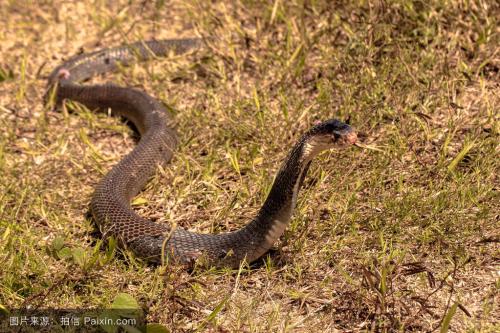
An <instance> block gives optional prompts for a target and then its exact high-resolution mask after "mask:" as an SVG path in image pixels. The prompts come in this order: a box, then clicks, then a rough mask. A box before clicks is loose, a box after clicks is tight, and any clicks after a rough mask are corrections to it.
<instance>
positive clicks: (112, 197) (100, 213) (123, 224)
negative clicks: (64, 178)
mask: <svg viewBox="0 0 500 333" xmlns="http://www.w3.org/2000/svg"><path fill="white" fill-rule="evenodd" d="M206 45H207V43H206V40H205V39H203V38H183V39H167V40H150V41H138V42H133V43H130V44H124V45H122V46H117V47H111V48H104V49H101V50H98V51H94V52H90V53H82V54H79V55H76V56H73V57H71V58H69V59H68V60H66V61H64V62H62V63H61V64H60V65H59V66H57V67H56V68H55V69H54V70H53V71H52V72H51V73H50V75H49V77H48V87H49V88H50V89H49V90H48V92H50V95H51V99H52V101H53V102H54V103H55V105H56V106H59V105H61V103H62V102H63V101H64V100H72V101H75V102H78V103H80V104H83V105H85V106H86V107H87V108H89V109H90V108H92V109H93V110H111V113H112V115H115V116H122V117H124V118H126V119H127V120H129V121H130V122H132V124H133V125H134V126H135V128H136V129H137V131H138V132H139V135H140V139H139V141H138V143H137V145H136V146H135V147H134V148H133V149H132V150H131V151H130V152H129V153H128V154H127V155H126V156H125V157H123V158H122V159H121V160H120V161H119V162H118V163H117V164H116V165H115V166H114V167H112V169H111V170H110V171H109V172H108V173H107V174H106V175H105V176H104V177H103V178H102V179H101V180H100V181H99V182H98V184H97V185H96V186H95V190H94V193H93V195H92V197H91V201H90V212H91V215H92V217H93V220H94V221H95V223H96V224H97V226H98V228H99V229H100V232H101V233H102V235H103V237H109V236H112V237H113V238H115V239H116V240H117V243H118V244H119V246H120V247H123V248H126V249H130V250H131V251H132V252H133V253H134V255H135V256H137V257H139V258H142V259H144V260H146V261H147V262H152V263H166V262H173V263H180V264H187V265H193V264H196V263H198V262H199V263H206V264H208V265H210V266H216V267H232V268H237V267H239V266H240V265H242V263H245V262H246V263H251V262H253V261H255V260H257V259H258V258H260V257H262V256H263V255H264V254H265V253H266V252H267V251H268V250H269V249H270V248H271V247H272V246H273V244H274V243H275V242H276V241H277V240H278V239H279V238H280V237H281V235H282V234H283V233H284V231H285V229H286V227H287V225H288V224H289V223H290V220H291V218H292V213H293V211H294V208H295V206H296V203H297V196H298V193H299V190H300V188H301V186H302V184H303V182H304V178H305V176H306V174H307V171H308V169H309V166H310V164H311V161H312V159H313V158H314V157H315V156H317V155H318V154H319V153H320V152H322V151H324V150H327V149H331V148H339V149H340V148H346V147H349V146H351V145H353V144H355V143H356V140H357V134H356V131H355V130H354V129H353V128H352V127H351V126H350V125H348V124H347V123H344V122H342V121H340V120H336V119H329V120H326V121H322V122H317V123H316V124H314V125H313V126H311V127H310V128H309V130H307V131H306V132H305V133H303V134H302V135H301V136H300V137H299V138H298V140H297V141H296V143H295V144H294V145H293V146H292V147H291V148H290V151H289V153H288V155H286V158H285V159H284V161H283V162H282V164H281V167H280V168H279V170H278V172H277V174H276V176H275V178H274V181H273V184H272V186H271V189H270V191H269V192H268V195H267V197H266V199H265V201H264V203H263V204H262V206H261V208H260V209H258V211H257V213H256V215H255V217H253V218H252V219H251V220H250V221H249V222H248V223H247V224H245V225H244V226H243V227H241V228H240V229H237V230H234V231H230V232H222V233H215V234H205V233H198V232H193V231H189V230H186V229H183V228H180V227H172V226H169V225H168V224H166V223H157V222H154V221H151V220H148V219H146V218H143V217H141V216H140V215H139V214H137V213H136V212H135V211H134V210H133V209H132V206H131V200H132V199H133V198H134V197H135V196H136V195H137V194H138V193H139V192H140V191H141V190H142V188H143V187H144V186H145V185H146V183H147V182H148V180H149V179H150V178H151V177H152V176H153V175H154V174H155V172H156V170H157V168H158V166H159V165H165V164H166V163H168V162H169V161H170V160H171V159H172V157H173V154H174V151H175V149H176V147H177V146H178V144H179V138H178V135H177V133H176V131H175V128H174V127H175V126H174V125H173V119H172V118H171V116H170V114H169V111H168V110H167V108H166V106H164V104H163V103H162V102H160V101H158V100H157V99H155V98H154V97H152V96H150V95H149V94H147V93H146V92H145V91H143V90H140V89H136V88H131V87H123V86H119V85H116V84H113V83H105V84H86V83H85V81H87V80H89V79H91V78H92V77H94V76H97V75H101V74H104V73H106V72H112V71H116V70H117V69H119V68H121V67H122V66H127V65H130V64H132V63H135V62H138V61H147V60H151V59H155V58H157V57H165V56H167V55H169V54H174V55H182V54H184V53H186V52H189V51H192V50H196V49H199V48H201V47H203V46H206Z"/></svg>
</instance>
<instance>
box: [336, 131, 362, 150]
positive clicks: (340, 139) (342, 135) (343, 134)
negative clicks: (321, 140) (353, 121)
mask: <svg viewBox="0 0 500 333" xmlns="http://www.w3.org/2000/svg"><path fill="white" fill-rule="evenodd" d="M333 141H334V142H337V143H338V144H341V145H345V146H349V145H354V144H356V142H357V141H358V135H357V134H356V132H355V131H354V130H353V129H352V128H351V127H348V128H346V129H344V130H342V131H336V132H334V135H333Z"/></svg>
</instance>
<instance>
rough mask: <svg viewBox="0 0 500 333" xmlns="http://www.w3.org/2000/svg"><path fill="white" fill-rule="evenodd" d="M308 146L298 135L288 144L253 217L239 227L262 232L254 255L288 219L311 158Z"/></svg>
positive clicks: (267, 245) (274, 237)
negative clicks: (259, 207) (290, 148)
mask: <svg viewBox="0 0 500 333" xmlns="http://www.w3.org/2000/svg"><path fill="white" fill-rule="evenodd" d="M309 148H310V146H309V143H308V141H307V139H306V138H303V139H301V140H300V141H299V142H298V143H297V144H296V145H295V146H294V147H293V148H292V150H291V151H290V153H289V154H288V156H287V158H286V159H285V161H284V162H283V164H282V166H281V168H280V170H279V171H278V173H277V175H276V177H275V179H274V183H273V186H272V187H271V190H270V192H269V194H268V196H267V198H266V200H265V202H264V204H263V205H262V207H261V209H260V210H259V212H258V213H257V215H256V217H255V218H254V220H253V221H252V222H251V223H250V224H248V225H247V226H246V227H245V228H243V229H242V230H241V232H252V233H254V234H260V235H262V238H261V240H260V242H259V243H260V244H256V245H257V247H258V248H259V249H260V251H256V253H255V255H256V256H257V255H258V256H260V255H262V254H263V253H265V252H266V251H267V250H268V249H269V248H270V247H271V246H272V245H273V244H274V243H275V242H276V240H277V239H278V238H279V237H280V236H281V235H282V234H283V232H284V231H285V228H286V227H287V226H288V224H289V223H290V220H291V217H292V213H293V210H294V208H295V205H296V203H297V196H298V193H299V190H300V188H301V186H302V183H303V181H304V178H305V176H306V174H307V171H308V169H309V165H310V163H311V160H312V158H313V157H314V156H315V155H316V154H317V152H316V151H313V150H310V149H309ZM249 259H250V260H251V259H253V258H249Z"/></svg>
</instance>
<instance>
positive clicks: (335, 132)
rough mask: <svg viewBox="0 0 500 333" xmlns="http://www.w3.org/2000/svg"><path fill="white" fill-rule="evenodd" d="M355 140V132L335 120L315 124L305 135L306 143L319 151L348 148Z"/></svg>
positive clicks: (356, 137)
mask: <svg viewBox="0 0 500 333" xmlns="http://www.w3.org/2000/svg"><path fill="white" fill-rule="evenodd" d="M357 139H358V136H357V134H356V131H355V130H354V129H353V128H352V127H351V126H349V125H348V124H346V123H344V122H341V121H340V120H337V119H330V120H327V121H324V122H319V123H316V124H315V125H314V126H313V127H312V128H311V129H310V130H309V131H308V132H307V133H306V134H305V141H306V143H308V144H309V145H311V147H315V148H317V149H319V150H325V149H329V148H335V147H346V146H350V145H353V144H355V143H356V141H357Z"/></svg>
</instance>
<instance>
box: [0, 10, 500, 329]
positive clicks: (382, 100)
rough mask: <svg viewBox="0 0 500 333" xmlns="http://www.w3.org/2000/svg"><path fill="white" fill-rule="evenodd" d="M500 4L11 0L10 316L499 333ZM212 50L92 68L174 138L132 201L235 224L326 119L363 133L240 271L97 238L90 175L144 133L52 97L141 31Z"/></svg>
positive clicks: (7, 45)
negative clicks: (72, 74)
mask: <svg viewBox="0 0 500 333" xmlns="http://www.w3.org/2000/svg"><path fill="white" fill-rule="evenodd" d="M499 17H500V7H499V4H498V3H497V2H495V1H478V0H471V1H458V0H457V1H438V0H431V1H426V2H422V1H405V0H403V1H354V2H351V1H345V2H342V1H321V0H318V1H299V0H297V1H279V0H275V1H267V2H263V1H235V2H232V3H231V4H230V3H225V2H222V1H221V2H216V1H213V2H205V1H196V0H188V1H178V0H173V1H155V2H147V1H113V2H106V1H88V2H83V1H82V2H76V1H75V2H71V1H55V0H54V1H52V0H46V1H25V2H22V1H19V2H18V1H9V0H1V5H0V125H1V127H2V131H1V133H0V238H1V239H2V241H1V242H0V261H1V262H2V265H1V268H0V312H2V311H3V312H6V311H7V310H8V309H13V308H18V307H21V308H24V307H31V308H37V307H56V308H57V307H65V308H94V307H108V306H110V304H112V302H113V301H114V300H115V299H116V297H117V295H121V294H127V295H128V296H129V297H130V298H132V299H134V300H136V301H137V303H138V304H139V306H140V307H141V308H143V309H144V310H145V311H146V313H147V319H148V321H149V322H151V323H160V324H161V325H163V326H164V327H166V328H168V329H169V330H170V331H172V332H195V331H211V332H318V331H324V332H359V331H363V332H365V331H372V332H389V331H391V332H392V331H418V332H421V331H441V332H446V331H450V332H498V330H499V327H500V311H499V308H498V304H499V294H498V288H499V286H500V265H499V229H500V228H499V215H498V214H499V211H500V210H499V208H500V204H499V202H500V200H499V195H498V190H499V181H498V174H499V166H500V165H499V159H498V156H499V155H498V153H499V140H498V138H499V113H498V110H499V106H500V103H499V102H500V98H499V91H500V90H499V85H500V84H499V82H500V80H499V79H500V74H499V68H500V60H499V56H500V55H499V50H500V48H499V45H500V44H499V32H500V31H499V30H500V29H499V26H498V19H499ZM192 36H214V37H215V39H214V40H213V41H212V42H211V43H210V45H209V47H206V48H205V49H203V50H200V51H198V52H195V53H193V54H190V55H186V56H170V57H168V58H167V59H156V60H154V61H152V62H148V63H140V64H136V65H133V66H131V67H128V68H122V69H120V71H119V72H118V73H112V74H108V75H106V76H104V77H99V78H96V79H95V80H94V82H107V81H112V82H115V83H117V84H120V85H126V86H134V87H137V88H140V89H144V90H146V91H147V92H148V93H150V94H151V95H153V96H155V97H157V98H158V99H159V100H161V101H162V102H163V103H164V104H165V105H167V106H168V107H169V109H171V112H172V114H173V115H174V117H175V120H176V128H177V131H178V133H179V136H180V138H181V145H180V148H179V150H178V151H177V152H176V155H175V157H174V160H173V161H172V163H170V164H169V165H167V166H166V167H164V168H161V169H158V172H157V174H156V175H155V176H154V177H153V178H152V179H151V181H150V182H149V183H148V185H147V187H146V188H145V189H144V191H143V192H141V193H140V194H139V195H138V196H137V197H136V198H135V199H134V207H135V209H136V210H137V211H138V212H139V213H140V214H141V215H143V216H146V217H148V218H150V219H153V220H155V221H156V222H158V223H171V224H175V225H177V226H179V227H183V228H187V229H190V230H196V231H199V232H207V233H208V232H212V233H214V232H224V231H228V230H234V229H238V228H240V227H241V226H243V225H244V224H245V223H247V222H248V221H249V219H250V218H251V217H252V216H253V214H254V213H255V212H256V211H257V209H258V208H259V205H260V204H261V203H262V202H263V200H264V199H265V196H266V193H267V191H268V189H269V187H270V185H271V184H272V180H273V176H274V174H275V173H276V171H277V169H278V168H279V165H280V162H281V161H282V159H283V158H284V157H285V155H286V152H287V150H288V149H289V147H290V146H291V145H292V144H293V142H294V141H295V140H296V139H297V138H298V137H299V136H300V134H301V133H303V132H304V131H305V130H307V128H308V127H310V126H311V125H312V124H314V122H315V121H318V120H325V119H329V118H338V119H343V120H346V119H348V118H349V119H350V123H351V124H352V126H353V127H355V128H356V129H357V131H358V132H359V136H360V139H361V144H362V145H363V146H364V148H361V147H353V148H352V149H347V150H340V151H329V152H327V153H324V154H322V155H321V156H320V157H319V158H318V159H316V160H315V162H314V163H313V165H312V168H311V170H310V172H309V175H308V177H307V179H306V182H305V188H304V189H303V190H302V192H301V194H300V196H299V201H298V207H297V210H296V212H295V214H294V217H293V220H292V222H291V225H290V227H289V228H288V230H287V231H286V233H285V235H284V236H283V237H282V238H281V240H280V242H279V243H278V244H276V248H275V249H274V250H273V251H271V252H270V253H269V254H268V255H267V256H266V257H265V258H264V260H263V261H260V262H258V263H256V264H255V265H253V266H251V267H248V266H245V267H242V268H241V269H240V270H230V269H208V270H207V269H201V268H195V269H194V271H186V270H185V269H183V268H181V267H172V266H152V265H148V264H147V263H145V262H143V261H141V260H139V259H137V258H135V257H134V256H133V255H132V254H131V253H130V252H128V251H124V250H121V249H118V248H115V247H114V246H113V243H112V242H111V243H109V242H101V241H100V239H101V237H100V236H101V235H100V234H99V232H98V231H96V227H95V225H94V224H93V221H92V219H91V218H90V217H89V216H88V214H87V213H88V207H89V201H90V198H91V195H92V191H93V187H94V186H95V185H96V183H97V182H98V181H99V179H101V178H102V177H103V175H104V174H105V173H106V172H107V171H108V170H110V168H111V167H112V166H113V165H114V164H115V163H117V162H118V161H119V160H120V159H121V158H122V157H123V156H124V155H125V154H126V153H127V152H128V151H130V150H131V149H132V148H133V147H134V145H135V144H136V138H135V137H134V135H133V132H132V131H131V130H130V128H129V127H128V126H126V125H125V124H124V123H123V122H122V121H121V120H120V119H116V118H113V117H109V116H108V115H107V114H105V113H95V112H93V110H87V109H86V108H84V107H83V106H81V105H77V104H75V103H71V102H67V103H66V104H65V105H64V107H63V108H62V109H59V110H57V111H54V110H52V109H51V108H50V107H48V106H44V103H43V95H44V93H45V89H46V78H47V75H48V74H49V73H50V71H51V70H52V69H53V68H55V67H56V66H57V65H58V64H59V63H61V61H63V60H64V59H68V58H69V57H70V56H72V55H75V54H77V53H80V52H82V51H91V50H95V49H99V48H103V47H108V46H111V45H120V44H123V43H128V42H133V41H136V40H147V39H152V38H156V39H161V38H176V37H192Z"/></svg>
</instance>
